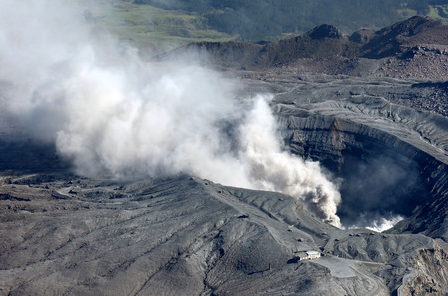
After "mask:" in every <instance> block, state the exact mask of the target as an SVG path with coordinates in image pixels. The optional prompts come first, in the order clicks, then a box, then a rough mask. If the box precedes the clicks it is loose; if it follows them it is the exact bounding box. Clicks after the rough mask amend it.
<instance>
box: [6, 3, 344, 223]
mask: <svg viewBox="0 0 448 296" xmlns="http://www.w3.org/2000/svg"><path fill="white" fill-rule="evenodd" d="M63 3H65V2H64V1H63V0H59V1H56V0H47V1H33V0H23V1H8V0H3V1H2V2H0V25H1V27H2V28H3V29H2V30H1V31H0V58H1V61H2V67H0V80H1V81H3V82H6V83H7V84H8V85H9V88H8V91H7V92H5V94H4V97H5V98H6V102H5V103H6V104H7V106H8V107H7V108H8V110H9V111H10V113H12V114H14V115H15V116H16V118H18V119H20V121H21V122H22V123H23V125H24V127H25V128H26V129H28V131H30V132H31V133H33V134H34V136H35V137H36V138H39V139H44V140H51V141H55V143H56V146H57V148H58V151H59V153H60V154H61V155H62V156H65V157H67V158H69V159H71V160H72V161H73V164H74V166H75V168H76V170H77V172H78V173H79V174H82V175H87V176H95V175H98V174H104V173H107V174H113V175H114V176H115V177H117V178H133V177H136V176H137V177H139V178H141V177H144V176H151V177H157V176H160V175H169V174H176V173H180V172H184V173H190V174H195V175H198V176H200V177H202V178H208V179H211V180H213V181H215V182H220V183H223V184H226V185H232V186H238V187H246V188H252V189H264V190H274V191H279V192H283V193H286V194H290V195H292V196H295V197H296V198H298V199H300V200H302V201H303V202H304V203H305V205H306V206H307V207H308V208H309V209H310V210H311V211H313V212H314V213H316V214H317V215H318V216H319V217H320V218H322V219H325V220H329V221H331V223H333V224H334V225H336V226H340V221H339V218H338V217H337V215H336V207H337V205H338V203H339V202H340V195H339V193H338V191H337V188H336V187H335V185H333V184H332V183H331V182H330V181H328V179H327V178H326V177H325V175H324V174H323V173H322V172H321V169H320V167H319V165H318V163H316V162H304V161H303V160H302V159H300V158H297V157H295V156H293V155H291V154H290V153H288V152H285V151H282V149H281V140H280V138H279V137H278V136H277V134H278V127H277V123H276V120H275V118H274V116H273V114H272V112H271V109H270V108H269V105H268V100H269V98H266V97H262V96H259V97H257V98H254V99H253V104H252V106H251V108H250V109H249V110H244V108H242V106H243V105H242V104H241V102H239V101H237V100H236V99H234V95H233V92H234V83H232V82H230V81H229V80H226V79H224V78H222V77H220V76H219V75H218V74H216V73H213V72H212V71H210V70H206V69H204V68H201V67H198V66H195V65H191V64H188V63H184V64H177V65H176V67H173V66H172V65H171V66H170V65H169V64H151V63H147V62H143V61H142V60H140V59H139V57H138V55H137V54H136V51H135V50H133V49H132V48H130V47H127V46H123V45H122V44H118V43H114V42H113V39H112V38H105V37H102V38H98V36H94V35H92V33H91V32H90V31H91V30H90V28H89V27H87V26H86V25H85V24H84V23H83V22H82V21H80V18H77V17H76V16H82V13H81V10H79V9H73V8H71V7H70V8H67V7H66V6H65V5H62V4H63ZM223 123H233V124H234V125H236V124H239V127H238V128H236V132H235V133H236V135H233V138H232V139H231V137H230V136H229V135H228V134H226V132H225V131H223V126H222V125H223ZM230 140H231V141H234V142H235V143H229V141H230ZM236 148H237V149H236Z"/></svg>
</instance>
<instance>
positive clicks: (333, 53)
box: [0, 7, 448, 295]
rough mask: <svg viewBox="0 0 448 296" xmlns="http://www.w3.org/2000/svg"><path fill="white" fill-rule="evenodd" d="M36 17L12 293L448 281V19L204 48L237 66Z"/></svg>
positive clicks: (12, 183) (396, 289) (14, 170)
mask: <svg viewBox="0 0 448 296" xmlns="http://www.w3.org/2000/svg"><path fill="white" fill-rule="evenodd" d="M64 9H65V8H64V7H60V9H57V10H55V11H57V14H55V15H62V17H61V18H62V19H63V20H64V22H63V23H64V24H69V25H73V27H72V28H75V27H76V26H74V25H79V23H77V22H76V21H73V20H71V17H68V16H69V15H71V14H70V13H68V14H64V12H67V11H66V10H64ZM24 11H25V10H21V11H20V13H19V14H17V15H19V16H22V17H23V19H29V18H30V17H31V15H30V14H27V13H23V12H24ZM16 12H17V11H16ZM30 12H33V14H32V16H33V17H36V16H40V17H41V18H40V19H38V20H39V22H40V24H41V28H40V31H39V32H41V31H42V30H44V29H45V30H46V31H45V32H46V34H44V35H43V36H42V35H40V34H39V32H37V31H35V29H33V28H34V26H33V24H32V23H31V24H29V26H28V25H26V23H25V24H24V25H23V26H21V27H17V26H16V27H14V28H17V32H16V34H15V35H10V36H15V37H14V38H9V39H7V40H8V41H10V43H8V46H5V45H4V44H3V43H2V45H3V46H2V47H0V54H1V55H3V56H8V57H10V58H11V60H12V58H13V57H14V58H15V61H20V62H17V63H8V64H5V68H4V69H6V70H1V71H0V79H1V80H2V84H1V88H0V91H1V105H2V106H3V107H4V108H2V109H1V111H0V114H1V119H2V120H1V121H0V176H1V177H0V213H1V214H0V221H1V223H0V238H1V240H0V250H1V252H0V294H2V295H3V294H4V295H36V294H38V295H54V294H68V295H123V294H126V295H185V294H188V295H238V294H244V295H260V294H267V295H285V294H300V295H315V294H319V295H391V294H397V295H431V294H433V295H445V294H447V293H448V282H447V278H448V257H447V255H446V254H447V252H448V245H447V239H448V226H447V225H448V224H447V221H446V217H447V216H446V215H447V214H446V210H445V207H446V206H445V205H446V204H447V198H448V196H447V193H448V191H447V174H448V169H447V164H448V152H447V151H448V146H447V145H448V143H447V140H446V139H448V137H447V135H448V120H447V118H446V113H445V112H446V110H447V109H446V108H445V106H446V105H445V99H446V96H447V90H446V85H445V82H444V80H446V75H445V74H444V73H445V72H444V71H445V70H446V68H447V65H448V62H447V61H446V60H443V57H444V56H445V51H444V49H443V48H444V47H443V46H446V41H445V40H446V37H447V35H446V33H445V31H444V28H446V24H445V23H442V22H439V21H434V20H431V19H426V18H419V17H416V18H412V19H410V20H408V21H405V22H402V23H398V24H396V25H394V26H392V27H389V28H385V29H383V30H379V31H366V30H363V31H359V32H357V33H354V34H353V35H351V36H349V37H347V36H345V35H344V34H342V33H341V32H340V31H339V30H338V29H336V28H335V27H333V26H329V25H324V26H320V27H318V28H316V29H314V30H312V31H311V32H309V33H307V34H305V35H303V36H299V37H297V38H294V39H290V40H285V41H280V42H277V43H269V44H265V45H261V44H255V45H254V44H243V43H201V44H195V45H191V46H189V48H190V49H191V48H195V49H199V50H200V51H201V52H204V53H207V54H209V59H208V60H207V61H208V62H211V64H212V65H213V66H214V67H216V65H218V66H219V67H220V69H227V71H225V74H222V75H219V74H217V73H216V72H213V71H211V70H210V69H204V68H202V67H198V66H194V67H192V66H191V63H192V60H188V61H187V63H185V61H183V63H182V64H181V67H179V64H178V61H176V60H174V61H173V60H170V61H166V60H165V61H163V62H162V61H160V59H159V62H158V63H154V64H153V63H146V62H144V61H141V60H140V59H139V58H138V57H137V56H135V55H134V52H133V51H132V50H128V51H126V50H124V49H123V47H119V49H120V50H119V51H118V52H115V51H114V50H112V49H111V47H108V46H105V45H110V43H109V42H110V40H101V39H96V38H92V35H90V34H91V33H90V32H89V31H88V30H87V29H86V30H84V31H83V30H80V31H79V32H78V31H77V33H78V34H77V35H76V36H72V35H70V36H66V35H64V34H60V33H61V31H59V29H61V27H59V26H54V25H55V24H59V25H60V24H61V22H59V21H61V19H59V21H58V20H57V19H52V18H48V17H47V13H48V11H47V12H46V13H45V14H43V15H39V14H34V12H35V11H33V10H30ZM8 21H11V22H13V21H14V20H12V19H10V18H7V19H6V21H5V19H0V22H4V24H10V23H8ZM71 22H73V23H71ZM12 24H15V23H14V22H13V23H12ZM5 28H6V26H5ZM19 28H20V29H19ZM78 29H79V28H78ZM30 36H33V37H34V38H29V39H28V40H29V42H31V43H30V46H29V47H24V44H23V43H22V42H20V38H19V37H30ZM48 36H51V38H49V37H48ZM93 36H95V35H93ZM75 37H76V38H75ZM95 37H96V36H95ZM50 39H51V40H52V43H51V44H50V45H51V49H52V50H53V51H51V52H49V51H48V50H41V49H48V47H47V46H48V41H49V40H50ZM81 41H82V42H81ZM98 43H99V44H98ZM74 44H76V47H74ZM44 45H45V46H44ZM83 45H86V46H83ZM73 48H76V50H75V51H73ZM442 49H443V50H442ZM30 50H33V53H34V55H30V54H29V53H30ZM437 50H439V51H437ZM53 52H57V53H58V54H57V55H55V54H53ZM179 52H180V50H179V51H174V52H173V53H172V54H171V55H173V54H178V53H179ZM413 52H415V54H410V53H413ZM190 54H191V52H190ZM189 57H191V55H190V56H189ZM18 58H20V59H18ZM164 58H166V56H165V57H164ZM434 61H437V62H434ZM202 62H204V61H202ZM29 65H33V67H32V68H31V67H29ZM186 65H188V66H186ZM343 65H345V66H343ZM417 65H420V66H421V67H420V68H418V67H417ZM383 66H384V67H386V66H387V67H389V68H387V67H386V68H384V69H383V68H382V67H383ZM386 69H389V70H390V71H389V70H387V71H386ZM408 70H412V71H413V72H412V71H410V72H408ZM24 73H27V75H23V74H24ZM425 73H430V74H431V75H427V76H425V75H426V74H425ZM19 78H20V79H19ZM236 81H237V82H236ZM397 221H400V222H398V223H397V224H395V223H396V222H397ZM394 224H395V226H394V227H392V226H393V225H394ZM366 227H369V228H366ZM389 227H392V228H390V229H388V230H387V231H386V232H381V231H382V230H384V229H386V228H389Z"/></svg>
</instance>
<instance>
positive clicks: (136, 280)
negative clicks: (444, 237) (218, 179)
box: [0, 173, 448, 295]
mask: <svg viewBox="0 0 448 296" xmlns="http://www.w3.org/2000/svg"><path fill="white" fill-rule="evenodd" d="M1 191H2V192H1V195H0V196H1V205H2V207H1V211H2V215H1V221H2V223H1V229H0V232H1V236H2V238H3V240H2V243H1V248H2V252H1V257H0V258H1V260H0V262H1V269H0V275H1V276H0V288H1V290H0V292H1V293H2V294H5V295H24V294H27V295H32V294H40V295H42V294H45V295H51V294H72V295H81V294H82V295H123V294H129V295H162V294H170V295H185V294H189V295H200V294H202V295H210V294H213V295H235V294H250V295H254V294H257V295H258V294H269V295H277V294H278V295H280V294H282V295H284V294H285V293H286V294H304V295H307V294H315V293H319V294H322V295H346V294H350V295H358V294H366V293H367V294H369V295H388V294H389V293H390V291H413V292H422V291H423V292H424V291H429V290H428V289H431V290H432V291H437V292H439V293H446V292H447V290H446V287H447V283H446V282H445V281H446V277H445V275H446V274H447V272H448V263H447V259H446V255H445V251H444V249H443V248H442V247H441V246H440V244H438V243H436V242H435V241H434V240H432V239H430V238H428V237H426V236H423V235H420V234H381V233H375V232H372V231H369V230H366V229H357V230H349V231H347V230H346V231H344V230H340V229H337V228H334V227H333V226H330V225H328V224H326V223H323V222H320V221H319V220H317V219H316V218H314V217H313V216H312V215H311V214H309V213H308V212H307V211H305V210H303V209H302V206H301V205H300V204H298V203H297V202H296V201H295V200H294V199H293V198H292V197H290V196H285V195H281V194H278V193H270V192H260V191H251V190H244V189H239V188H231V187H225V186H221V185H219V184H214V183H212V182H210V181H207V180H201V179H196V178H193V177H189V176H178V177H171V178H165V179H157V180H147V181H140V182H114V181H110V180H92V179H85V178H77V177H75V176H71V175H69V174H59V175H58V174H55V173H52V174H49V173H34V174H28V175H19V176H11V175H9V176H4V177H3V178H2V186H1ZM306 250H319V251H322V252H323V254H324V255H325V256H324V257H321V258H320V259H315V260H310V261H305V262H297V260H295V257H296V255H297V252H298V251H306ZM436 263H437V265H436ZM433 264H434V266H433ZM404 279H405V280H404Z"/></svg>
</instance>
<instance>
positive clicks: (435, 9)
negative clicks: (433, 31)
mask: <svg viewBox="0 0 448 296" xmlns="http://www.w3.org/2000/svg"><path fill="white" fill-rule="evenodd" d="M428 16H430V17H432V18H437V19H442V20H445V21H448V5H430V6H429V13H428Z"/></svg>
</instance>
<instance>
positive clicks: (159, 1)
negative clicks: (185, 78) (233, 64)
mask: <svg viewBox="0 0 448 296" xmlns="http://www.w3.org/2000/svg"><path fill="white" fill-rule="evenodd" d="M78 1H84V5H85V7H86V10H85V17H86V19H88V20H89V21H91V22H92V23H94V24H95V25H96V27H97V28H98V29H107V30H109V31H112V32H113V33H115V34H117V35H118V36H119V38H121V39H123V40H126V41H128V42H130V43H132V44H134V45H136V46H137V47H138V48H140V49H144V50H143V51H144V52H149V53H159V52H162V51H167V50H169V49H171V48H173V47H176V46H179V45H182V44H185V43H189V42H196V41H204V40H207V41H228V40H234V39H238V40H242V41H251V42H257V41H262V40H266V41H272V40H278V39H281V38H284V37H285V36H291V35H298V34H301V33H304V32H307V31H309V30H311V29H312V28H314V27H315V26H317V25H320V24H325V23H326V24H332V25H335V26H336V27H338V28H339V29H341V30H343V31H345V32H346V33H351V32H353V31H355V30H357V29H359V28H362V27H367V28H376V29H378V28H382V27H385V26H388V25H391V24H393V23H395V22H397V21H400V20H404V19H407V18H409V17H411V16H414V15H417V14H419V15H429V16H432V17H434V18H439V19H445V20H447V19H448V4H447V3H446V2H447V0H394V1H390V0H370V1H366V0H338V1H334V0H96V1H91V0H78Z"/></svg>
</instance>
